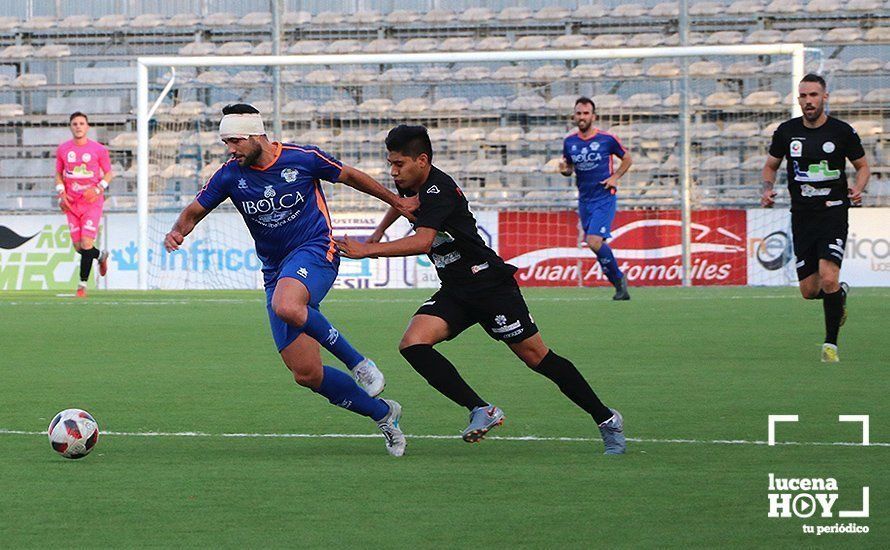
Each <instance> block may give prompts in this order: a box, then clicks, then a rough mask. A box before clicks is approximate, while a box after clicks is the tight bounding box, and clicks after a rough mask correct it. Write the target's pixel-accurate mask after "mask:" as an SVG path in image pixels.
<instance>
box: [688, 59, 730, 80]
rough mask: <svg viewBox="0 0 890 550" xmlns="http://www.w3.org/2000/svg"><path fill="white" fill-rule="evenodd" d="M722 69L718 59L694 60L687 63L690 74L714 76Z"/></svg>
mask: <svg viewBox="0 0 890 550" xmlns="http://www.w3.org/2000/svg"><path fill="white" fill-rule="evenodd" d="M722 71H723V66H722V65H721V64H720V62H718V61H696V62H694V63H690V64H689V75H690V76H716V75H718V74H720V73H721V72H722Z"/></svg>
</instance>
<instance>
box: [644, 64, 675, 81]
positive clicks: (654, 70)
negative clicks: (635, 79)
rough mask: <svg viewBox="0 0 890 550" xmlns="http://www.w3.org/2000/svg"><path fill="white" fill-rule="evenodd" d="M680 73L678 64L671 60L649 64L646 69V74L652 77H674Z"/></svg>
mask: <svg viewBox="0 0 890 550" xmlns="http://www.w3.org/2000/svg"><path fill="white" fill-rule="evenodd" d="M679 74H680V66H679V65H677V64H676V63H674V62H673V61H665V62H661V63H655V64H653V65H650V66H649V68H648V69H646V76H652V77H661V78H665V77H674V76H677V75H679Z"/></svg>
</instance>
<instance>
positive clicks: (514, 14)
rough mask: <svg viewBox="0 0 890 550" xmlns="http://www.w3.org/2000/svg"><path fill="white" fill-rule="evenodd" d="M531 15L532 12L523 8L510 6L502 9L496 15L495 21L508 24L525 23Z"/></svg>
mask: <svg viewBox="0 0 890 550" xmlns="http://www.w3.org/2000/svg"><path fill="white" fill-rule="evenodd" d="M532 15H533V12H532V10H530V9H529V8H527V7H525V6H510V7H507V8H504V9H502V10H501V11H500V13H498V15H497V20H498V21H504V22H508V23H515V22H520V21H527V20H528V19H531V17H532Z"/></svg>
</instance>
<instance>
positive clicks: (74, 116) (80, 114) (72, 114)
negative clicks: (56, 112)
mask: <svg viewBox="0 0 890 550" xmlns="http://www.w3.org/2000/svg"><path fill="white" fill-rule="evenodd" d="M80 116H82V117H83V119H84V120H86V121H87V124H89V123H90V119H89V118H87V116H86V115H85V114H83V113H81V112H80V111H74V112H73V113H71V116H70V117H68V124H71V122H72V121H74V119H75V118H77V117H80Z"/></svg>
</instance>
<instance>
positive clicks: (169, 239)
mask: <svg viewBox="0 0 890 550" xmlns="http://www.w3.org/2000/svg"><path fill="white" fill-rule="evenodd" d="M209 212H210V211H209V210H207V209H206V208H204V207H203V206H201V203H199V202H198V201H192V203H191V204H190V205H188V206H186V207H185V208H184V209H183V210H182V212H180V213H179V218H177V219H176V223H174V224H173V228H172V229H170V232H169V233H167V236H166V237H164V248H166V249H167V252H173V251H174V250H179V246H180V245H181V244H182V241H183V240H184V239H185V237H186V236H187V235H188V234H189V233H191V232H192V230H193V229H194V228H195V226H196V225H198V222H200V221H201V220H203V219H204V216H206V215H207V214H208V213H209Z"/></svg>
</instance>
